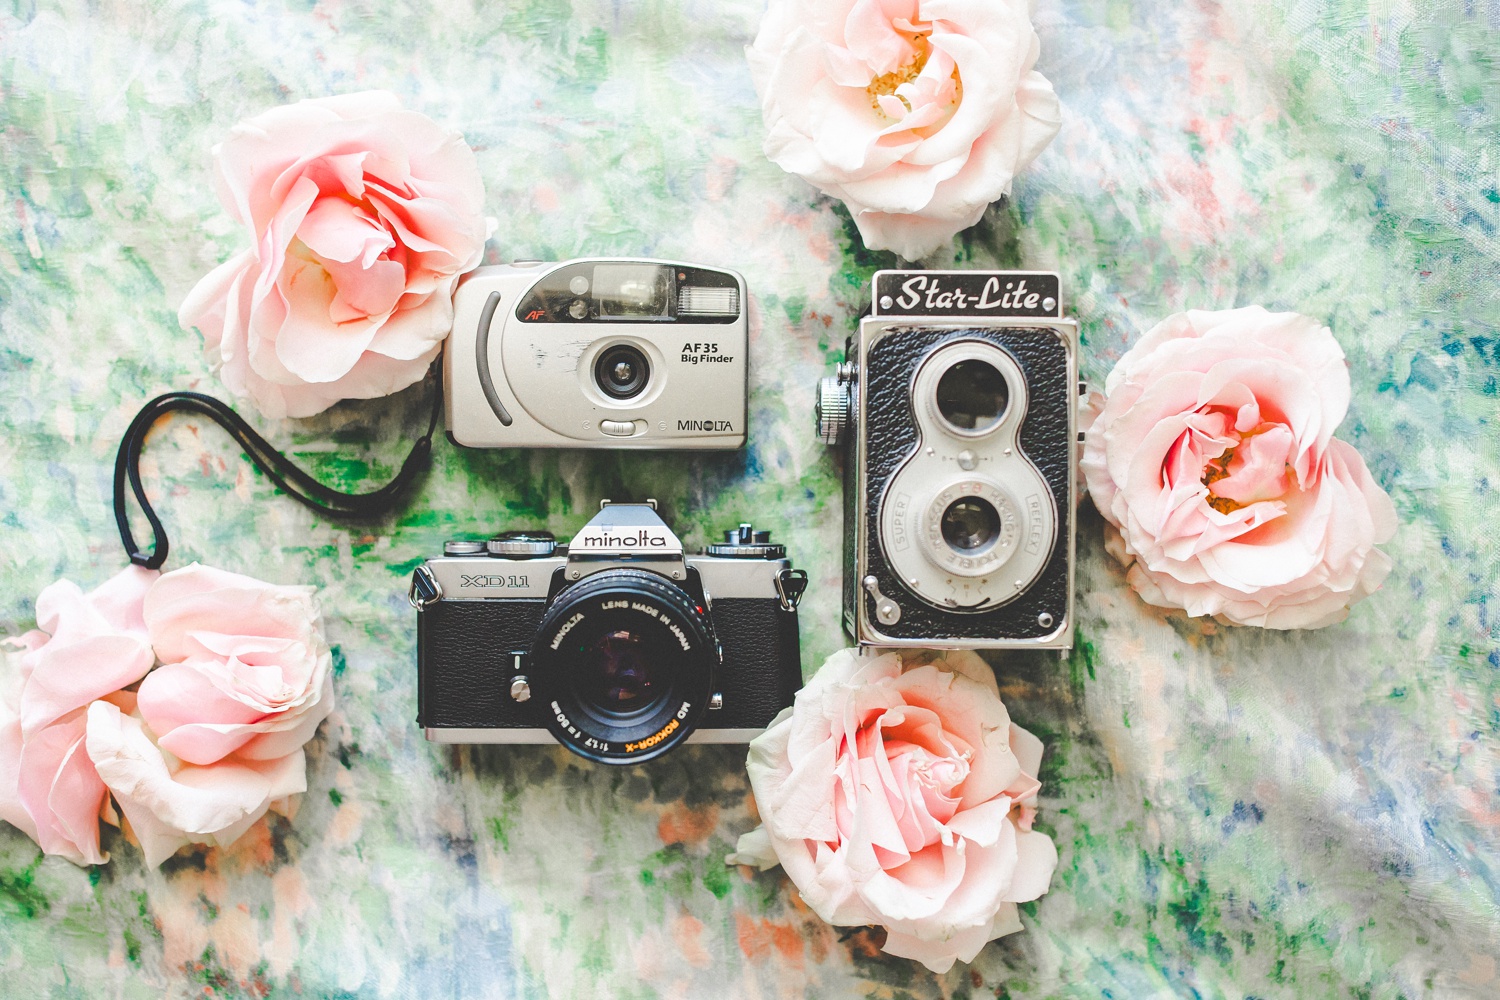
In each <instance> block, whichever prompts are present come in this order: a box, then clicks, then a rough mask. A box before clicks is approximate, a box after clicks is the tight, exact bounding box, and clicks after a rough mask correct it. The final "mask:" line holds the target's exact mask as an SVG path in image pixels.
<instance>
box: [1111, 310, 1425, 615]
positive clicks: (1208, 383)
mask: <svg viewBox="0 0 1500 1000" xmlns="http://www.w3.org/2000/svg"><path fill="white" fill-rule="evenodd" d="M1349 395H1350V389H1349V372H1348V368H1347V366H1346V364H1345V362H1344V354H1343V351H1341V350H1340V349H1339V345H1338V343H1337V341H1335V340H1334V338H1333V333H1332V331H1330V330H1329V329H1328V328H1327V327H1325V326H1322V325H1321V324H1319V323H1318V322H1317V321H1315V320H1313V319H1310V318H1308V317H1306V316H1301V315H1298V314H1296V313H1271V312H1267V311H1266V310H1265V309H1262V308H1260V307H1259V306H1250V307H1247V308H1243V309H1231V310H1227V311H1222V312H1203V311H1194V312H1187V313H1179V314H1178V315H1175V316H1172V317H1169V318H1168V319H1166V320H1164V321H1162V322H1161V323H1160V324H1158V325H1157V326H1156V327H1155V328H1154V329H1152V330H1151V331H1150V332H1149V333H1147V334H1146V335H1145V336H1144V337H1142V338H1141V339H1140V341H1139V342H1138V343H1137V344H1136V345H1135V346H1134V347H1132V348H1131V349H1130V350H1129V351H1128V352H1126V354H1125V356H1124V357H1122V358H1121V359H1120V361H1119V363H1118V364H1117V365H1115V368H1114V370H1113V371H1112V372H1110V375H1109V379H1108V381H1107V383H1106V385H1105V396H1104V397H1103V398H1098V399H1095V400H1094V402H1093V409H1094V411H1095V412H1094V413H1093V414H1092V415H1091V417H1090V418H1088V419H1087V420H1086V421H1085V423H1086V424H1087V430H1086V434H1085V445H1084V453H1083V461H1082V471H1083V474H1084V477H1085V479H1086V481H1087V483H1088V489H1089V493H1090V495H1092V497H1093V499H1094V505H1095V506H1096V507H1098V508H1099V511H1100V513H1101V514H1103V515H1104V518H1105V520H1106V521H1108V522H1109V524H1108V527H1107V531H1108V537H1107V539H1106V543H1107V546H1106V547H1107V548H1108V549H1109V551H1110V552H1111V553H1112V554H1114V555H1115V556H1116V557H1117V558H1118V559H1119V560H1120V561H1121V562H1122V563H1123V564H1124V565H1125V566H1127V567H1128V574H1127V579H1128V580H1129V582H1130V584H1131V586H1132V587H1134V588H1135V589H1136V591H1137V592H1138V593H1139V594H1140V595H1141V597H1142V598H1143V599H1144V600H1145V601H1146V602H1147V603H1150V604H1155V605H1158V606H1161V607H1167V608H1181V609H1183V610H1185V611H1186V612H1187V613H1188V614H1189V615H1211V616H1214V617H1216V618H1217V619H1219V620H1220V621H1223V622H1225V623H1229V624H1235V625H1260V626H1263V627H1266V628H1277V629H1292V628H1318V627H1321V626H1324V625H1329V624H1332V623H1334V622H1338V621H1342V620H1343V619H1344V618H1345V617H1347V615H1348V608H1349V605H1351V604H1353V603H1355V602H1356V601H1359V600H1362V599H1363V598H1365V597H1367V596H1369V595H1370V594H1371V593H1373V592H1374V591H1375V590H1376V589H1377V588H1378V587H1379V586H1380V584H1381V581H1383V580H1384V579H1385V577H1386V574H1387V573H1389V572H1390V568H1391V561H1390V559H1389V558H1388V557H1387V556H1386V555H1385V554H1384V553H1382V552H1381V551H1380V550H1379V549H1377V548H1375V545H1377V544H1378V543H1381V542H1385V541H1388V540H1389V539H1390V538H1391V536H1392V535H1393V534H1394V533H1395V530H1396V513H1395V508H1394V507H1393V506H1392V504H1391V500H1390V497H1388V496H1387V495H1386V493H1385V491H1384V490H1382V489H1381V488H1380V486H1379V485H1377V484H1376V482H1375V480H1374V479H1373V478H1372V477H1371V475H1370V473H1369V470H1368V469H1366V468H1365V463H1364V460H1363V459H1362V458H1361V457H1360V455H1359V452H1357V451H1355V450H1354V448H1353V447H1352V446H1350V445H1349V444H1347V443H1346V442H1344V441H1340V440H1338V439H1337V438H1335V437H1334V436H1333V432H1334V430H1335V429H1336V428H1337V427H1338V425H1339V423H1340V422H1341V421H1342V420H1343V419H1344V414H1345V412H1346V411H1347V409H1348V406H1349Z"/></svg>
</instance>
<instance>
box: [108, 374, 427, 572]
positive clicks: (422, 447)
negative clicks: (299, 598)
mask: <svg viewBox="0 0 1500 1000" xmlns="http://www.w3.org/2000/svg"><path fill="white" fill-rule="evenodd" d="M434 383H435V384H434V387H433V393H432V395H433V400H432V415H431V417H430V418H429V419H428V422H427V432H426V433H425V434H423V435H422V436H421V437H420V438H418V439H417V441H416V443H415V444H413V445H412V449H411V453H410V454H408V455H407V456H406V460H405V461H404V462H402V463H401V470H400V471H399V472H397V473H396V477H395V478H394V479H392V480H391V481H390V482H389V483H386V484H385V485H384V486H382V487H380V488H379V489H377V490H371V491H370V492H369V493H342V492H340V491H338V490H335V489H331V488H329V487H327V486H324V485H323V484H322V483H320V482H318V481H317V480H316V479H314V478H313V477H312V476H310V475H308V474H307V473H306V472H304V471H303V470H301V469H299V468H298V467H297V466H295V465H293V464H292V462H291V460H290V459H288V458H287V457H286V456H285V455H284V454H282V453H281V452H280V451H278V450H277V449H276V448H275V447H273V446H272V445H271V443H270V442H269V441H267V440H266V439H265V438H263V437H261V436H260V434H258V433H257V432H256V431H255V429H254V428H253V427H251V426H250V425H249V424H248V423H246V422H245V420H244V418H243V417H241V416H240V415H239V414H238V413H236V412H234V410H232V409H231V408H230V407H229V406H228V405H227V404H225V403H223V402H221V401H220V400H217V399H215V398H214V397H212V396H205V395H203V394H202V393H199V392H168V393H163V394H162V395H160V396H157V397H156V398H155V399H153V400H151V402H149V403H147V404H146V405H145V406H143V407H141V411H140V412H139V413H137V414H136V415H135V419H134V420H132V421H131V422H130V426H129V427H128V428H127V429H126V431H125V436H124V438H123V439H121V441H120V450H119V452H118V453H117V454H116V456H115V523H116V524H117V525H119V528H120V541H121V542H122V543H123V544H124V546H125V554H126V555H128V556H129V557H130V561H131V562H132V563H134V564H135V565H137V566H144V567H145V568H147V569H158V568H160V566H161V565H162V563H164V562H166V561H167V551H168V542H167V533H166V530H165V529H164V528H163V527H162V523H161V518H159V517H157V516H156V511H154V510H152V509H151V504H150V502H149V501H148V500H147V499H146V490H145V487H144V486H143V485H142V484H141V469H140V462H141V450H142V449H143V448H144V446H145V443H146V435H147V434H148V433H149V432H150V430H151V428H152V426H153V425H154V424H155V423H156V422H157V421H158V420H160V419H161V418H162V417H164V416H166V415H167V414H168V413H171V412H173V411H175V410H182V411H186V412H189V413H197V414H201V415H202V416H205V417H208V418H209V419H210V420H212V421H213V422H214V423H216V424H218V425H219V426H220V427H222V428H224V430H226V431H228V432H229V436H230V437H232V438H234V440H235V442H236V443H237V444H238V445H239V446H240V447H241V448H242V449H244V452H245V455H246V456H247V457H249V459H250V461H251V462H253V463H254V464H255V467H256V468H258V469H260V470H261V471H262V472H264V473H265V474H266V476H267V478H269V479H270V480H271V482H273V483H275V484H276V485H277V486H278V487H279V488H280V489H281V490H282V491H283V492H285V493H287V494H288V495H289V496H291V497H292V498H293V499H294V500H297V501H298V502H300V503H302V504H305V505H306V506H308V507H311V508H312V509H313V510H315V511H317V512H318V513H320V514H324V515H326V516H328V517H331V518H338V519H343V520H366V519H371V518H376V517H380V516H381V515H383V514H386V513H388V512H390V511H391V510H394V509H395V507H396V505H397V504H398V503H399V502H400V500H401V499H402V497H403V496H404V494H405V493H406V491H407V489H408V487H410V486H411V485H412V483H413V482H415V481H416V478H417V477H418V476H419V475H420V474H421V473H422V471H423V470H424V469H425V468H426V467H427V463H428V460H429V458H430V457H431V454H432V435H433V433H434V432H435V431H436V430H437V422H438V413H439V411H440V410H441V409H442V403H443V393H442V387H441V385H440V384H436V383H437V380H436V379H434ZM127 478H128V479H129V480H130V490H131V492H132V493H134V494H135V500H136V503H138V504H139V505H140V508H141V511H142V512H143V513H144V514H145V515H146V520H147V521H148V522H150V524H151V533H152V534H153V535H154V536H155V540H154V544H153V546H152V550H151V553H150V554H149V555H147V554H146V553H144V552H142V551H141V550H140V549H139V548H137V547H136V544H135V537H134V536H133V535H132V534H131V532H130V515H129V511H128V510H127V509H126V506H125V481H126V479H127Z"/></svg>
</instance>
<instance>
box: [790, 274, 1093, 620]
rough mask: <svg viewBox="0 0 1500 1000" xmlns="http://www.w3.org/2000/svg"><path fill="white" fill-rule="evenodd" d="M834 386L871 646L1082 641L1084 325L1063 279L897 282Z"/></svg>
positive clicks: (822, 392)
mask: <svg viewBox="0 0 1500 1000" xmlns="http://www.w3.org/2000/svg"><path fill="white" fill-rule="evenodd" d="M872 299H873V305H872V309H871V314H870V315H869V316H868V317H867V318H865V319H864V320H862V321H861V322H860V325H859V332H858V335H857V337H852V338H851V339H850V343H849V346H848V350H847V354H846V360H845V361H844V362H843V363H842V364H840V365H839V366H838V368H837V370H836V373H835V374H834V375H833V376H831V377H829V378H825V379H824V380H823V381H822V384H821V385H820V387H819V393H818V404H817V421H818V434H819V436H820V437H821V438H822V439H823V440H824V441H825V442H826V443H828V444H830V445H840V446H842V447H843V448H844V540H845V546H844V624H845V627H846V628H847V629H848V631H849V633H850V635H852V636H853V637H854V638H855V639H856V640H857V641H858V642H859V643H860V644H861V645H865V646H920V647H935V648H950V649H952V648H982V649H995V648H1027V647H1031V648H1037V647H1040V648H1052V649H1065V648H1068V647H1071V646H1072V644H1073V618H1074V615H1073V548H1074V535H1075V529H1074V502H1073V501H1074V488H1075V487H1074V481H1075V475H1076V458H1077V446H1076V435H1077V429H1076V407H1077V393H1078V361H1077V346H1076V345H1077V325H1076V324H1075V323H1074V322H1073V321H1072V320H1068V319H1064V318H1063V313H1062V296H1061V293H1060V288H1059V281H1058V277H1057V275H1056V274H1051V273H1040V272H1016V271H880V272H878V273H877V274H876V275H875V278H874V288H873V290H872Z"/></svg>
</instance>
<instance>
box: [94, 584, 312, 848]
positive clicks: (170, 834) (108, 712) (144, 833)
mask: <svg viewBox="0 0 1500 1000" xmlns="http://www.w3.org/2000/svg"><path fill="white" fill-rule="evenodd" d="M145 622H146V626H147V628H148V629H149V632H150V636H151V642H152V645H153V646H154V647H155V649H156V655H157V657H158V658H159V659H160V660H161V661H162V665H161V666H160V667H158V668H157V669H156V670H154V671H152V672H151V673H150V674H149V675H147V677H146V679H145V680H144V681H142V682H141V686H140V691H139V711H138V715H139V718H132V717H130V716H126V715H123V714H122V713H120V712H119V711H117V710H113V709H112V708H111V707H110V706H104V705H96V706H94V707H93V708H92V709H91V710H90V712H89V720H88V726H89V729H88V752H89V755H90V756H91V757H92V758H93V761H94V765H95V767H96V768H97V769H98V772H99V774H100V776H101V777H102V778H103V779H104V782H105V784H107V785H108V786H109V789H110V791H111V792H113V793H114V795H115V798H116V800H117V801H118V802H119V804H120V809H121V811H122V812H123V813H124V814H125V817H126V818H127V819H128V820H129V821H130V825H131V828H132V829H133V830H134V831H135V834H136V836H137V837H138V838H139V839H140V841H141V846H142V848H143V849H144V850H145V852H146V860H147V863H148V864H151V865H156V864H160V862H161V861H162V860H163V859H164V858H166V857H168V856H170V855H171V854H172V852H173V851H175V850H176V849H177V848H178V847H180V846H182V845H183V844H187V843H210V844H220V845H223V844H228V843H230V842H231V841H233V840H234V839H235V838H237V837H238V836H239V835H240V834H241V833H242V832H244V830H245V829H246V828H247V827H248V826H249V825H250V824H251V823H253V822H255V820H257V819H259V818H260V817H261V816H262V815H263V814H264V813H265V812H266V810H267V808H270V807H272V806H274V805H275V803H276V802H277V801H278V800H281V799H284V798H286V797H287V796H288V795H290V794H293V793H295V792H301V791H304V790H305V787H306V761H305V757H304V754H303V749H302V747H303V744H305V743H306V742H307V741H308V740H309V739H311V738H312V736H313V733H314V731H316V729H317V728H318V724H319V723H320V722H322V721H323V719H324V718H325V717H327V715H328V713H329V712H330V711H332V710H333V676H332V669H331V668H332V654H331V653H330V651H329V648H328V644H327V642H326V641H325V640H324V638H323V631H322V620H321V616H320V614H319V611H318V606H317V602H316V600H315V599H314V597H313V588H311V587H281V586H275V585H273V584H269V583H262V582H261V581H259V580H254V579H251V578H250V577H247V576H240V575H239V574H237V573H227V572H225V571H223V570H217V569H209V568H208V567H205V566H199V565H197V564H196V563H195V564H193V565H191V566H187V567H184V568H183V569H179V570H174V571H173V572H171V573H167V574H166V575H164V576H162V578H161V579H160V580H158V581H157V583H156V585H155V586H154V587H152V588H151V591H150V593H149V594H147V595H146V602H145Z"/></svg>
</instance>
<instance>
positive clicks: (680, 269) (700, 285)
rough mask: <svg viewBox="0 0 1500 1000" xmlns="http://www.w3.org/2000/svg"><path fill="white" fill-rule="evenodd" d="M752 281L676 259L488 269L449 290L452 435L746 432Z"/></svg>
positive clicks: (467, 441)
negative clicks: (748, 284)
mask: <svg viewBox="0 0 1500 1000" xmlns="http://www.w3.org/2000/svg"><path fill="white" fill-rule="evenodd" d="M746 315H747V308H746V301H745V281H744V279H743V278H742V277H740V275H739V274H737V273H735V272H734V271H729V270H724V269H721V268H713V267H706V266H704V265H701V264H684V263H676V262H672V261H659V260H636V259H628V260H627V259H614V258H602V257H599V258H588V259H581V260H569V261H563V262H562V263H539V262H531V261H523V262H517V263H513V264H506V265H497V266H490V267H481V268H478V269H476V270H474V271H473V272H471V273H470V274H468V275H467V276H465V278H464V279H463V280H462V281H461V282H460V283H459V285H458V289H457V291H456V292H455V293H454V296H453V333H452V334H451V336H450V337H449V338H448V343H447V345H446V347H445V348H444V352H443V382H444V385H445V386H446V399H445V405H446V408H447V424H448V436H449V437H450V438H451V439H452V440H453V442H454V443H455V444H458V445H461V446H464V447H469V448H630V449H672V450H680V451H686V450H727V449H733V448H739V447H742V446H743V445H744V443H745V416H746V413H747V406H746V399H747V393H746V385H747V382H746V379H747V373H748V369H749V366H748V364H747V357H746V353H747V349H748V345H749V336H748V330H749V326H748V323H747V321H746Z"/></svg>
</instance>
